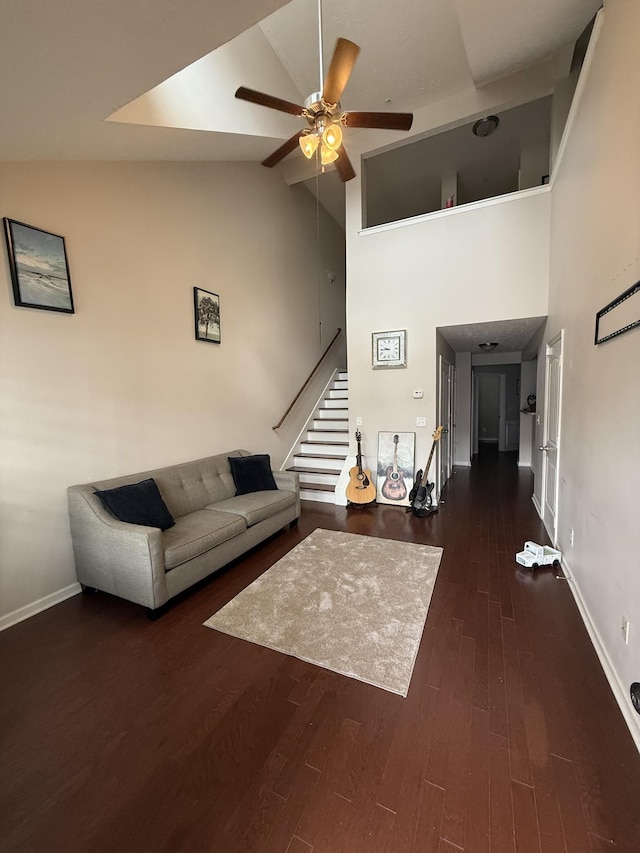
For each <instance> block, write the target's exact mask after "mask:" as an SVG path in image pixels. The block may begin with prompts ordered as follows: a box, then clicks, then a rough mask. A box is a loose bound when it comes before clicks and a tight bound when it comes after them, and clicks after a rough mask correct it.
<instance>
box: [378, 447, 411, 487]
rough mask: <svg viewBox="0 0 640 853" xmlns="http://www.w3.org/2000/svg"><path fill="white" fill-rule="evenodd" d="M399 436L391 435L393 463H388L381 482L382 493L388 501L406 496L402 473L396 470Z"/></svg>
mask: <svg viewBox="0 0 640 853" xmlns="http://www.w3.org/2000/svg"><path fill="white" fill-rule="evenodd" d="M399 441H400V437H399V436H397V435H394V436H393V443H394V448H393V465H389V466H388V468H387V471H386V475H385V477H386V479H385V481H384V483H383V484H382V494H383V495H384V496H385V498H386V499H387V500H388V501H402V500H404V499H405V498H406V496H407V485H406V483H405V481H404V473H403V472H402V471H399V470H398V442H399Z"/></svg>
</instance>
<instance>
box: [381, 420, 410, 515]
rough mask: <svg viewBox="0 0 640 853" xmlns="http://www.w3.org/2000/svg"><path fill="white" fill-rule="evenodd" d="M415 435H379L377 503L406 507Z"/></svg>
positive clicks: (382, 433) (406, 433) (407, 433)
mask: <svg viewBox="0 0 640 853" xmlns="http://www.w3.org/2000/svg"><path fill="white" fill-rule="evenodd" d="M415 444H416V434H415V432H379V433H378V468H377V471H376V486H377V491H378V496H377V498H376V500H377V501H378V503H385V504H397V505H399V506H409V492H410V491H411V489H412V488H413V477H414V474H413V472H414V464H415Z"/></svg>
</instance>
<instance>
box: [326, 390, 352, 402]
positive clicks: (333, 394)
mask: <svg viewBox="0 0 640 853" xmlns="http://www.w3.org/2000/svg"><path fill="white" fill-rule="evenodd" d="M329 399H330V400H348V399H349V392H348V391H329Z"/></svg>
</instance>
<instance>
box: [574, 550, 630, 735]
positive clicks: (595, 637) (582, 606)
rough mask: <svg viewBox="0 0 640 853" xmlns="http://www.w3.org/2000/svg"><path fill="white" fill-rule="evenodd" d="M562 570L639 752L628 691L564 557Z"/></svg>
mask: <svg viewBox="0 0 640 853" xmlns="http://www.w3.org/2000/svg"><path fill="white" fill-rule="evenodd" d="M562 568H563V571H564V573H565V575H566V577H567V578H569V588H570V589H571V592H572V593H573V597H574V599H575V602H576V604H577V606H578V610H579V611H580V615H581V616H582V621H583V622H584V625H585V628H586V629H587V632H588V634H589V638H590V639H591V643H592V644H593V648H594V649H595V650H596V654H597V655H598V659H599V661H600V663H601V665H602V668H603V670H604V674H605V675H606V676H607V681H608V682H609V686H610V687H611V690H612V692H613V696H614V698H615V700H616V702H617V703H618V705H619V707H620V710H621V711H622V716H623V717H624V721H625V723H626V724H627V726H628V728H629V732H630V733H631V737H632V738H633V741H634V743H635V745H636V749H637V750H638V752H640V717H639V716H638V714H637V713H636V712H635V710H634V708H633V705H632V704H631V698H630V696H629V693H628V691H627V690H626V688H625V686H624V684H623V683H622V682H621V681H620V678H619V677H618V673H617V672H616V670H615V667H614V666H613V664H612V663H611V659H610V657H609V655H608V654H607V650H606V648H605V645H604V643H603V642H602V637H601V636H600V634H599V633H598V629H597V628H596V626H595V624H594V623H593V620H592V619H591V614H590V613H589V608H588V607H587V604H586V602H585V600H584V598H583V597H582V593H581V592H580V587H579V585H578V583H577V582H576V579H575V577H574V576H573V573H572V571H571V568H570V566H569V565H568V564H567V562H566V560H565V559H564V557H563V558H562Z"/></svg>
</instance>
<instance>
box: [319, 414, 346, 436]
mask: <svg viewBox="0 0 640 853" xmlns="http://www.w3.org/2000/svg"><path fill="white" fill-rule="evenodd" d="M348 427H349V421H348V420H347V418H343V419H338V420H334V421H330V420H329V419H328V418H318V420H316V421H314V422H313V427H312V429H313V430H314V431H315V430H319V431H323V430H333V431H334V432H344V433H348Z"/></svg>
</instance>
